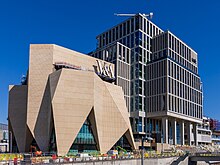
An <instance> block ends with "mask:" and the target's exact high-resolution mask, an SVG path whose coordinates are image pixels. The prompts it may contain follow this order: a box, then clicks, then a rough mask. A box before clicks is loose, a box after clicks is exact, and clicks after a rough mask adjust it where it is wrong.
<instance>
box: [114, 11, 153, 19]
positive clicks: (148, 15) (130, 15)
mask: <svg viewBox="0 0 220 165" xmlns="http://www.w3.org/2000/svg"><path fill="white" fill-rule="evenodd" d="M114 15H116V16H119V17H134V16H135V15H137V14H118V13H115V14H114ZM141 15H143V16H144V17H148V18H150V19H152V18H153V15H154V14H153V13H152V12H150V13H149V14H144V13H143V14H141Z"/></svg>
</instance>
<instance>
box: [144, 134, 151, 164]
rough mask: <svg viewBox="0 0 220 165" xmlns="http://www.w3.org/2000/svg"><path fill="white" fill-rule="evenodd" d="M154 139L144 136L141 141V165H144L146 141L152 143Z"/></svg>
mask: <svg viewBox="0 0 220 165" xmlns="http://www.w3.org/2000/svg"><path fill="white" fill-rule="evenodd" d="M152 140H153V138H152V137H146V136H142V139H141V165H144V141H152Z"/></svg>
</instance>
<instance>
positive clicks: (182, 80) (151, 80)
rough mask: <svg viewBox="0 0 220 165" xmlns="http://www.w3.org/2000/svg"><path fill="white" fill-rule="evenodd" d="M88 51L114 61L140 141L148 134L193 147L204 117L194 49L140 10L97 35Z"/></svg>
mask: <svg viewBox="0 0 220 165" xmlns="http://www.w3.org/2000/svg"><path fill="white" fill-rule="evenodd" d="M89 55H91V56H93V57H96V58H99V59H102V60H105V61H109V62H113V63H114V64H115V65H116V70H115V75H116V84H117V85H119V86H122V88H123V90H124V93H125V99H126V103H127V108H128V111H129V112H130V122H131V125H132V129H133V133H134V137H135V139H136V140H137V139H140V138H141V136H143V135H145V134H147V135H148V136H152V137H153V138H155V140H156V142H161V139H163V140H164V142H165V143H171V144H177V143H182V144H184V143H185V142H186V143H188V144H189V145H191V136H189V135H190V134H191V130H196V126H197V123H200V122H201V121H202V115H203V109H202V87H201V86H202V85H201V80H200V77H199V75H198V59H197V53H196V52H195V51H194V50H193V49H191V48H190V47H189V46H188V45H186V44H185V43H184V42H183V41H181V40H180V39H179V38H177V37H176V36H175V35H173V34H172V33H171V32H168V31H163V30H162V29H160V28H159V27H158V26H157V25H155V24H154V23H152V22H151V21H150V20H149V19H148V18H146V17H145V16H143V15H142V14H136V15H135V16H133V17H130V18H128V19H127V20H125V21H123V22H122V23H120V24H118V25H116V26H114V27H112V28H110V29H109V30H107V31H105V32H103V33H101V34H100V35H98V36H97V48H96V50H95V51H93V52H91V53H89ZM191 127H193V128H195V129H191ZM168 130H170V131H168ZM194 132H195V133H196V132H197V131H194ZM185 135H186V136H185ZM187 135H188V137H187ZM184 137H187V138H186V139H185V138H184ZM180 139H181V140H180Z"/></svg>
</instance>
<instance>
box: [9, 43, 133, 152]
mask: <svg viewBox="0 0 220 165" xmlns="http://www.w3.org/2000/svg"><path fill="white" fill-rule="evenodd" d="M114 81H115V76H114V64H112V63H109V62H104V61H102V60H98V59H96V58H93V57H90V56H87V55H84V54H81V53H78V52H75V51H72V50H69V49H66V48H63V47H60V46H57V45H46V44H43V45H40V44H39V45H31V46H30V61H29V70H28V74H27V77H26V79H24V81H23V82H22V85H13V86H10V87H9V113H8V115H9V116H8V119H9V130H10V132H12V135H13V138H12V139H13V141H12V146H13V147H12V151H13V152H16V151H17V152H28V151H29V150H30V149H31V148H32V147H33V146H34V147H36V148H37V149H38V150H41V151H43V152H57V154H58V155H65V154H67V153H68V152H71V151H72V152H75V151H77V152H80V151H88V150H96V151H100V152H102V153H106V152H107V151H108V150H110V149H111V148H114V146H115V147H116V146H117V145H122V146H123V147H124V148H128V149H135V145H134V139H133V134H132V130H131V126H130V121H129V114H128V110H127V107H126V102H125V99H124V93H123V90H122V88H121V87H119V86H116V85H114Z"/></svg>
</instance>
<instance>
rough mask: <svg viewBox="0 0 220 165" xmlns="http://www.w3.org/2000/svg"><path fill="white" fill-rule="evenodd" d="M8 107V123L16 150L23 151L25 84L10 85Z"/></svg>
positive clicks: (25, 114)
mask: <svg viewBox="0 0 220 165" xmlns="http://www.w3.org/2000/svg"><path fill="white" fill-rule="evenodd" d="M10 98H13V99H10ZM18 105H19V106H18ZM8 109H9V111H8V116H9V123H10V126H11V128H12V131H13V134H14V136H15V139H16V142H17V145H18V150H19V152H25V144H26V121H27V86H25V85H23V86H10V89H9V108H8Z"/></svg>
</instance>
